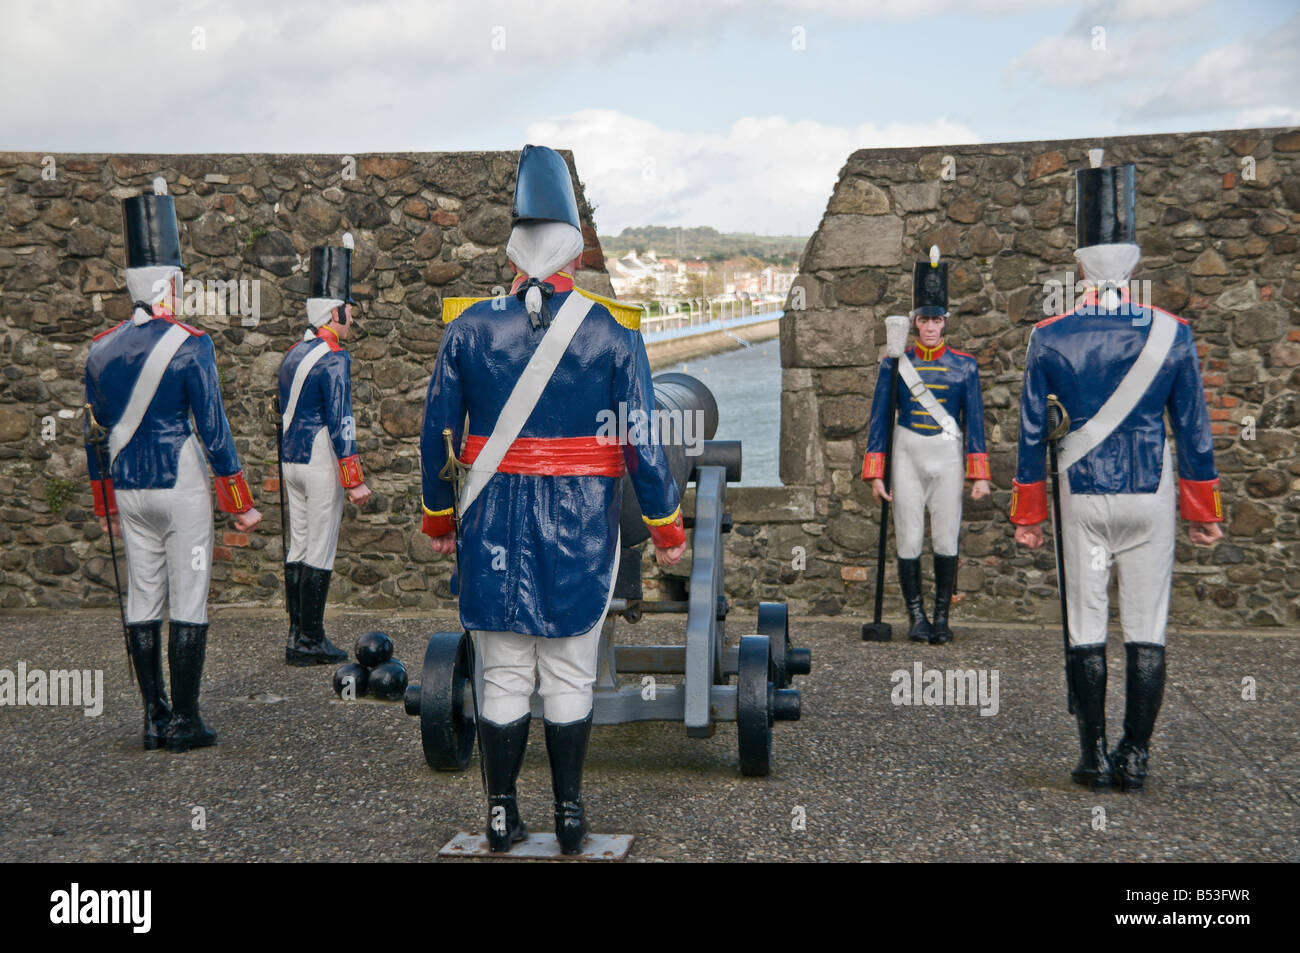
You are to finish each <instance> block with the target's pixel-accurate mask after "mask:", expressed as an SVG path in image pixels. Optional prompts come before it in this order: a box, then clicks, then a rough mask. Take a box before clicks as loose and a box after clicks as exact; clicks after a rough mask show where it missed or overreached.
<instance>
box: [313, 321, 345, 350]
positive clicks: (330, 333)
mask: <svg viewBox="0 0 1300 953" xmlns="http://www.w3.org/2000/svg"><path fill="white" fill-rule="evenodd" d="M316 337H318V338H320V339H321V340H322V341H324V342H325V343H326V344H327V345H328V346H329V349H330V350H331V351H341V350H343V345H342V344H341V343H339V335H338V332H337V331H335V330H334V329H333V328H331V327H330V326H329V325H326V324H322V325H321V326H320V327H318V328H317V329H316Z"/></svg>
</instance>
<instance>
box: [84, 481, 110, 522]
mask: <svg viewBox="0 0 1300 953" xmlns="http://www.w3.org/2000/svg"><path fill="white" fill-rule="evenodd" d="M105 494H107V495H108V507H107V509H105V506H104V495H105ZM90 495H91V496H93V497H94V498H95V515H96V516H107V515H108V514H110V513H116V512H117V494H116V493H114V492H113V481H112V480H107V479H105V480H91V481H90Z"/></svg>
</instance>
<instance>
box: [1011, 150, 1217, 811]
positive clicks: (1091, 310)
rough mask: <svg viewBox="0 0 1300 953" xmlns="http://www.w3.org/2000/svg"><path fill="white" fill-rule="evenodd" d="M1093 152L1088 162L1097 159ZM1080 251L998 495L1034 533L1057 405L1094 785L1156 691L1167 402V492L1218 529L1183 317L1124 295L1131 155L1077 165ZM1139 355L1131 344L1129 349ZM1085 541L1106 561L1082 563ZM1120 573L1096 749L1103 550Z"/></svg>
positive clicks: (1200, 539) (1213, 479)
mask: <svg viewBox="0 0 1300 953" xmlns="http://www.w3.org/2000/svg"><path fill="white" fill-rule="evenodd" d="M1099 159H1100V157H1099V156H1098V157H1097V158H1096V159H1095V161H1099ZM1075 187H1076V195H1077V203H1078V207H1077V221H1076V229H1077V232H1078V246H1079V248H1078V251H1076V252H1075V258H1076V259H1077V260H1078V263H1079V270H1080V272H1081V274H1082V275H1083V278H1084V284H1085V287H1086V288H1087V292H1086V295H1085V297H1084V299H1083V303H1082V304H1081V305H1080V306H1079V307H1078V308H1076V309H1075V310H1074V311H1071V312H1068V313H1066V314H1062V315H1058V316H1056V317H1053V318H1048V319H1047V320H1045V321H1040V322H1039V323H1038V324H1037V325H1036V326H1035V328H1034V331H1033V332H1032V333H1031V334H1030V337H1029V348H1028V353H1027V356H1026V359H1025V380H1024V388H1023V390H1022V392H1021V398H1020V452H1019V461H1018V465H1017V471H1016V482H1015V485H1014V488H1013V493H1012V500H1011V522H1012V523H1014V524H1016V542H1018V543H1020V544H1022V545H1025V546H1028V547H1030V548H1031V549H1037V548H1038V547H1040V546H1042V545H1043V528H1042V523H1043V521H1044V520H1045V519H1046V518H1047V491H1046V482H1045V457H1046V431H1047V426H1046V406H1047V401H1048V396H1049V395H1052V396H1053V397H1055V398H1056V399H1057V400H1059V402H1060V403H1061V404H1062V405H1063V406H1064V409H1065V413H1066V415H1068V417H1069V420H1070V432H1069V433H1068V434H1067V435H1066V436H1065V437H1064V438H1063V439H1062V440H1061V441H1060V443H1059V455H1060V462H1059V464H1058V466H1059V470H1060V472H1061V478H1060V482H1061V488H1060V492H1061V518H1062V522H1063V524H1064V525H1063V526H1062V527H1061V528H1060V531H1061V532H1062V534H1063V536H1062V538H1063V542H1064V576H1065V586H1066V594H1067V596H1068V599H1067V601H1068V605H1069V619H1068V628H1069V636H1070V645H1069V648H1068V650H1067V652H1066V671H1067V676H1068V678H1069V682H1070V688H1071V691H1072V693H1073V696H1074V699H1075V703H1076V716H1077V719H1078V726H1079V741H1080V747H1081V749H1082V756H1081V759H1080V761H1079V765H1078V767H1077V768H1075V770H1074V772H1073V773H1072V777H1073V779H1074V780H1075V781H1077V782H1078V783H1080V784H1086V785H1089V786H1090V787H1092V788H1094V789H1100V788H1108V787H1110V786H1111V785H1112V783H1115V784H1118V785H1119V786H1120V787H1122V788H1123V789H1124V790H1126V791H1140V790H1141V789H1142V787H1143V782H1144V780H1145V778H1146V773H1147V749H1148V745H1149V742H1150V738H1151V733H1152V730H1153V728H1154V726H1155V720H1156V716H1157V714H1158V713H1159V711H1160V703H1161V700H1162V698H1163V695H1164V681H1165V624H1166V620H1167V617H1168V612H1169V591H1170V583H1171V579H1172V574H1173V562H1174V539H1175V531H1176V529H1177V514H1176V511H1175V503H1174V499H1175V489H1174V474H1173V465H1172V462H1171V455H1170V450H1169V444H1168V442H1167V441H1166V439H1165V420H1164V418H1165V414H1166V413H1168V416H1169V421H1170V424H1171V425H1172V429H1173V435H1174V439H1175V440H1176V442H1177V445H1178V476H1179V479H1178V484H1177V491H1176V495H1177V498H1178V507H1179V509H1181V511H1182V515H1183V518H1184V519H1187V520H1188V521H1189V524H1190V525H1189V527H1188V536H1189V538H1190V539H1191V541H1192V542H1193V543H1196V544H1198V545H1209V544H1211V543H1213V542H1214V541H1215V540H1217V539H1219V538H1220V537H1221V536H1222V535H1223V531H1222V530H1221V529H1220V528H1219V526H1218V523H1219V522H1220V521H1221V520H1222V519H1223V510H1222V504H1221V501H1220V499H1219V481H1218V475H1217V472H1216V470H1215V466H1214V443H1213V440H1212V438H1211V436H1210V421H1209V414H1208V411H1207V408H1206V405H1205V396H1204V391H1203V389H1202V386H1203V385H1202V383H1201V371H1200V364H1199V361H1198V360H1197V355H1196V346H1195V343H1194V341H1193V339H1192V331H1191V327H1190V326H1189V325H1188V324H1187V322H1186V321H1184V320H1183V319H1182V318H1178V317H1176V316H1174V315H1171V314H1169V313H1168V312H1166V311H1161V310H1160V309H1159V308H1154V307H1150V306H1141V305H1138V304H1135V303H1134V302H1132V301H1131V300H1130V298H1129V293H1128V280H1129V277H1130V275H1131V274H1132V272H1133V269H1134V267H1135V266H1136V265H1137V262H1138V260H1139V259H1140V257H1141V250H1140V249H1139V247H1138V245H1137V244H1136V230H1135V228H1134V212H1135V202H1136V199H1135V195H1136V172H1135V169H1134V167H1133V166H1132V165H1126V166H1112V167H1108V168H1092V169H1081V170H1079V171H1078V173H1077V176H1076V186H1075ZM1139 355H1140V357H1139ZM1098 556H1102V557H1103V558H1104V566H1103V567H1102V568H1100V569H1099V568H1096V566H1095V561H1096V559H1097V557H1098ZM1112 562H1114V564H1115V565H1116V567H1117V570H1118V574H1119V600H1120V605H1119V609H1120V621H1121V624H1122V627H1123V630H1124V649H1125V654H1126V656H1127V678H1126V691H1125V710H1124V736H1123V738H1122V739H1121V740H1120V743H1119V745H1118V747H1117V748H1116V749H1115V751H1113V752H1109V753H1108V752H1107V750H1106V720H1105V702H1106V634H1107V632H1106V627H1107V621H1108V615H1109V604H1108V591H1107V590H1108V586H1109V581H1110V566H1111V563H1112Z"/></svg>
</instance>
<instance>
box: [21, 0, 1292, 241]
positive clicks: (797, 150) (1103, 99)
mask: <svg viewBox="0 0 1300 953" xmlns="http://www.w3.org/2000/svg"><path fill="white" fill-rule="evenodd" d="M4 7H5V13H4V23H5V26H6V29H5V31H4V33H3V36H0V82H2V83H3V84H4V88H5V89H6V90H7V94H6V96H5V97H3V100H2V101H0V149H11V150H33V151H41V150H50V151H87V152H89V151H96V152H125V151H132V152H147V151H159V152H268V151H275V152H330V153H359V152H385V151H405V150H447V149H515V148H518V147H519V146H520V145H522V144H523V143H524V142H529V141H533V142H543V143H546V144H548V145H553V146H557V147H565V148H572V149H573V150H574V152H575V155H576V157H577V162H578V168H579V172H580V174H581V175H582V177H583V179H584V181H585V183H586V186H587V189H588V193H589V195H590V197H591V198H592V200H593V201H594V202H595V203H596V205H597V207H598V210H597V221H598V225H599V227H600V229H601V230H602V232H607V233H608V232H617V231H618V230H619V229H621V228H622V227H623V226H625V225H629V224H679V225H712V226H714V227H717V228H720V229H723V230H747V231H749V230H752V231H759V232H765V233H798V234H806V233H808V232H810V231H811V230H812V229H813V228H815V226H816V224H817V221H818V219H819V218H820V216H821V213H822V210H823V209H824V208H825V203H826V198H827V197H828V195H829V192H830V189H831V187H832V186H833V184H834V181H835V177H836V175H837V174H838V171H839V169H840V168H841V167H842V166H843V164H844V160H845V159H846V158H847V157H848V155H849V154H850V153H851V152H852V150H853V149H855V148H861V147H867V146H904V145H938V144H943V143H948V142H971V141H1007V140H1020V139H1052V138H1076V137H1086V136H1089V135H1099V136H1100V135H1121V134H1131V133H1145V132H1164V131H1174V130H1198V129H1222V128H1233V127H1240V126H1256V125H1291V124H1300V5H1297V4H1296V3H1295V2H1294V0H1291V2H1289V3H1288V2H1281V0H1274V2H1267V0H1263V2H1245V3H1228V2H1206V0H1109V2H1088V3H1050V2H1046V3H1044V2H1030V0H917V2H914V3H909V4H897V3H885V2H879V0H865V2H860V3H854V2H849V0H771V2H762V3H758V2H741V0H715V2H710V0H658V2H653V3H651V2H646V0H641V2H636V3H622V2H611V0H570V2H559V0H532V2H508V3H473V4H471V3H464V2H459V3H451V2H446V3H443V2H433V3H420V2H416V0H380V2H375V3H366V2H363V0H318V2H306V0H285V2H279V3H271V2H267V0H226V2H215V0H188V2H179V3H161V2H158V3H154V2H149V0H134V2H129V0H104V2H101V3H96V4H86V3H74V2H65V0H43V2H42V0H5V3H4ZM900 9H901V10H902V11H903V12H902V13H900V12H899V10H900ZM1098 28H1100V29H1101V30H1103V31H1104V35H1102V34H1097V33H1096V32H1095V31H1096V30H1097V29H1098ZM797 39H798V40H801V42H797ZM1099 40H1100V41H1101V42H1100V43H1099ZM800 45H802V48H797V47H799V46H800ZM15 91H18V93H17V94H16V93H15ZM146 92H147V93H148V98H149V99H150V100H151V104H150V105H146V95H145V94H146Z"/></svg>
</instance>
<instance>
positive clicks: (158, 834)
mask: <svg viewBox="0 0 1300 953" xmlns="http://www.w3.org/2000/svg"><path fill="white" fill-rule="evenodd" d="M282 618H283V617H282V616H281V615H280V614H278V613H275V612H269V611H258V612H253V611H250V610H225V611H221V612H218V613H216V614H214V619H213V638H212V641H211V644H210V647H209V664H208V668H207V672H206V674H205V687H204V696H203V709H204V713H205V715H206V717H207V719H208V721H209V723H210V724H211V725H212V726H213V727H214V728H215V729H216V730H217V731H218V732H219V734H220V736H221V744H220V746H218V747H217V748H213V749H208V750H204V751H194V752H190V753H188V754H184V755H171V754H168V753H166V752H153V753H146V752H144V751H141V750H140V749H139V741H138V732H139V717H140V716H139V709H138V703H137V699H136V697H135V695H134V689H132V688H131V687H130V685H129V684H128V682H127V680H126V674H125V670H124V663H123V660H122V655H121V633H120V629H119V628H118V623H117V617H116V614H108V613H103V612H89V611H87V612H82V613H71V614H60V615H53V614H50V613H43V614H39V615H7V616H0V668H7V669H10V670H13V669H15V668H16V666H17V662H18V660H20V659H23V660H26V662H27V664H28V666H29V667H32V668H43V669H58V668H67V667H73V666H75V667H78V668H87V667H89V668H101V669H103V670H104V673H105V682H106V685H105V691H106V695H107V699H106V703H105V709H104V713H103V714H102V715H101V716H100V717H98V718H87V717H84V716H83V715H82V714H81V712H80V711H79V710H73V709H67V708H28V707H23V708H8V707H6V708H0V750H3V752H4V769H3V771H2V772H0V857H3V859H5V860H25V861H32V860H139V861H150V860H402V861H427V860H433V859H434V857H435V854H436V852H437V850H438V848H439V847H440V846H441V845H442V844H443V843H445V842H446V841H447V840H448V839H449V838H450V837H451V836H452V835H453V834H455V833H456V832H457V831H458V830H462V829H469V828H471V827H477V826H478V825H479V824H480V823H481V821H480V815H481V809H482V805H481V796H480V788H479V775H478V769H477V765H476V764H472V765H471V766H470V769H469V770H468V771H466V772H464V773H462V774H458V775H456V774H450V775H449V774H434V773H433V772H431V771H429V770H428V769H427V768H426V767H425V765H424V762H423V758H422V756H421V753H420V741H419V734H418V729H417V726H416V723H415V720H414V719H412V718H409V717H407V716H406V715H405V714H404V713H403V711H402V709H401V706H400V705H387V704H382V703H376V702H367V701H361V702H352V703H345V702H341V701H339V700H338V699H337V698H336V697H335V695H334V694H333V691H332V690H331V688H330V684H329V679H330V674H331V672H330V670H329V669H326V668H317V669H290V668H287V667H285V666H284V665H283V664H282V658H283V656H282V654H281V653H282V648H281V645H282V638H281V633H282V627H283V623H282ZM859 621H860V620H853V619H818V620H813V621H806V622H803V623H796V625H795V629H796V631H795V633H794V634H795V638H796V640H797V641H798V642H799V643H800V644H804V645H808V646H810V647H811V648H812V649H813V659H814V670H813V674H812V676H811V677H809V678H806V679H801V680H800V681H801V682H802V685H803V688H804V690H805V691H804V718H803V720H802V721H801V722H798V723H795V724H788V723H787V724H778V725H777V728H776V732H777V735H776V742H775V752H774V768H773V773H772V775H771V776H770V777H768V778H765V779H755V778H742V777H741V776H740V774H739V772H738V770H737V767H736V762H737V757H736V750H735V740H736V735H735V729H734V727H732V726H723V727H721V728H720V729H719V730H718V732H717V734H716V735H715V736H714V737H713V738H712V739H708V740H695V739H690V738H687V737H685V734H684V732H683V730H682V729H681V727H680V726H675V725H670V724H643V725H634V726H619V727H606V728H597V729H596V730H595V732H594V736H593V741H592V748H591V755H590V759H589V762H588V775H587V778H588V780H587V791H588V801H589V805H590V812H591V815H592V817H593V818H594V821H595V825H596V827H597V829H599V830H602V831H607V832H626V833H632V834H635V835H636V838H637V840H636V844H635V846H634V847H633V850H632V854H631V859H632V860H640V861H654V860H727V861H738V860H766V861H780V860H800V861H805V860H806V861H813V860H877V861H880V860H964V861H972V860H1004V861H1007V860H1060V861H1069V860H1084V861H1095V860H1122V861H1138V860H1179V861H1190V860H1202V861H1224V860H1292V861H1294V860H1296V859H1300V823H1298V821H1300V809H1298V807H1297V798H1300V757H1297V754H1298V753H1300V741H1298V740H1297V736H1298V735H1300V730H1298V729H1297V716H1300V688H1298V686H1297V678H1296V672H1297V662H1298V661H1300V633H1294V632H1291V633H1283V634H1274V635H1258V634H1242V633H1237V634H1231V635H1224V634H1196V633H1175V634H1174V635H1173V637H1172V642H1173V651H1172V652H1171V664H1170V682H1169V686H1168V690H1167V692H1166V696H1165V707H1164V712H1163V714H1162V716H1161V718H1160V722H1159V724H1158V726H1157V732H1156V739H1155V751H1154V754H1153V775H1152V777H1151V779H1150V780H1149V781H1148V786H1149V790H1148V793H1147V794H1146V796H1145V798H1142V799H1139V798H1134V797H1131V796H1124V795H1120V794H1106V795H1096V794H1090V793H1088V792H1086V791H1084V790H1083V789H1081V788H1077V787H1075V786H1074V785H1072V784H1070V783H1069V780H1068V772H1069V769H1070V767H1071V766H1072V764H1073V759H1074V758H1075V757H1076V746H1075V736H1074V729H1073V725H1072V721H1071V720H1070V719H1069V716H1068V715H1067V714H1066V712H1065V710H1064V701H1063V694H1064V689H1063V676H1062V673H1061V662H1060V655H1059V651H1060V642H1059V636H1057V635H1055V634H1053V633H1052V632H1050V631H1043V630H1040V629H1038V628H1037V627H1023V628H1018V629H1016V630H1014V631H1008V630H1006V629H996V628H992V627H978V628H976V627H973V626H970V625H967V626H964V627H959V628H958V638H957V641H955V642H954V643H953V644H951V645H950V646H947V647H946V648H939V647H928V646H920V647H918V646H913V645H911V644H909V643H907V642H905V641H902V642H900V641H895V642H893V643H889V644H874V645H871V644H864V643H862V642H860V641H859V640H858V635H857V627H858V622H859ZM329 623H330V626H331V629H330V631H331V634H332V635H333V636H334V638H335V641H337V642H338V643H339V644H341V645H348V646H350V645H351V642H352V640H353V639H355V637H356V636H357V635H359V634H360V633H361V632H363V631H366V630H368V629H371V628H383V629H385V630H387V631H388V632H389V633H390V634H392V635H393V637H394V638H395V640H396V642H397V647H398V652H397V655H398V657H399V658H401V659H402V660H403V661H405V662H406V663H407V665H408V667H409V668H411V669H412V671H413V672H414V671H417V670H418V663H419V660H420V659H421V657H422V655H423V642H424V638H423V636H424V634H425V633H428V632H430V631H433V630H435V629H439V628H443V629H445V628H454V620H453V619H452V618H450V617H446V616H443V617H434V618H428V617H424V618H422V617H414V616H410V615H407V616H405V617H402V618H398V619H395V620H388V621H385V620H384V619H383V618H381V617H380V616H379V615H377V614H371V613H338V614H335V613H331V615H330V618H329ZM751 626H752V618H747V617H746V616H744V615H743V614H740V613H733V615H732V618H731V620H730V622H729V628H728V631H729V632H730V634H731V635H733V636H739V635H740V634H744V632H746V631H748V630H749V629H750V627H751ZM679 630H680V623H678V622H676V621H674V620H670V619H659V620H653V621H647V622H643V623H641V624H639V625H638V626H636V627H627V626H625V625H621V626H620V632H621V639H620V640H621V641H633V642H639V643H647V642H656V641H675V640H676V638H675V636H676V633H677V632H678V631H679ZM1122 660H1123V650H1122V649H1121V648H1120V647H1119V643H1118V636H1113V637H1112V647H1111V655H1110V661H1111V673H1112V676H1111V679H1112V680H1111V705H1110V718H1111V725H1112V733H1114V732H1115V731H1117V730H1118V725H1119V721H1120V718H1121V704H1122V703H1121V698H1120V693H1119V691H1118V689H1119V688H1120V686H1121V685H1122V676H1121V675H1119V674H1118V673H1120V672H1122ZM916 661H921V662H922V663H923V664H924V665H925V667H926V668H931V667H934V668H990V669H997V670H998V672H999V688H1000V699H999V701H1000V708H999V711H998V713H997V715H995V716H993V717H982V716H981V715H980V714H979V713H978V711H977V710H975V709H974V708H969V707H968V708H956V707H946V708H941V707H902V706H895V705H893V704H891V701H890V693H891V688H892V683H891V680H890V673H891V672H892V671H894V670H896V669H907V670H909V671H910V670H911V668H912V665H913V663H914V662H916ZM1247 676H1249V677H1251V678H1253V679H1255V681H1256V683H1257V689H1256V691H1257V699H1256V700H1254V701H1245V700H1243V699H1242V697H1241V696H1242V691H1241V686H1242V679H1243V678H1245V677H1247ZM520 791H521V802H522V809H523V812H524V815H525V818H526V820H527V821H528V822H529V823H531V824H534V825H538V826H542V825H546V824H547V823H548V813H549V772H548V769H547V763H546V753H545V749H544V746H543V744H542V741H541V737H540V731H536V732H534V737H533V739H532V742H531V744H530V747H529V751H528V757H527V760H526V761H525V764H524V770H523V774H522V777H521V780H520ZM195 807H203V808H204V809H205V810H206V815H207V829H206V830H204V831H195V830H192V829H191V818H192V816H193V815H192V809H193V808H195ZM1098 809H1101V810H1104V815H1105V817H1104V820H1105V824H1104V829H1100V830H1099V829H1096V826H1097V823H1098V819H1099V814H1098ZM800 814H802V815H803V816H805V817H806V830H792V818H794V817H796V816H797V815H800Z"/></svg>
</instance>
